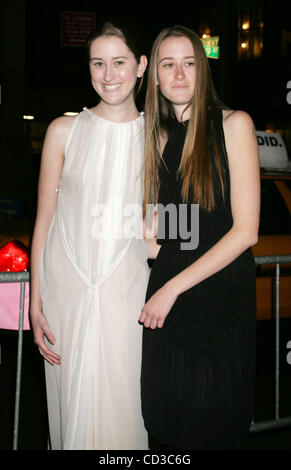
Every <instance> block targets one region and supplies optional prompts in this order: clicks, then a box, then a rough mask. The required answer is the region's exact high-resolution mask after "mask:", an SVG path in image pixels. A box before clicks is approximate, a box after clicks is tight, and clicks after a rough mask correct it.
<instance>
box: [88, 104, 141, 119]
mask: <svg viewBox="0 0 291 470" xmlns="http://www.w3.org/2000/svg"><path fill="white" fill-rule="evenodd" d="M92 111H93V112H94V113H95V114H97V115H98V116H100V117H103V118H104V119H108V120H110V121H114V122H128V121H133V120H134V119H137V118H138V116H139V112H138V110H137V107H136V105H135V103H134V101H132V102H131V103H121V104H118V105H111V104H108V103H105V102H104V101H100V103H98V104H97V106H95V107H94V108H92Z"/></svg>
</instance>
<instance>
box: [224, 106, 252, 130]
mask: <svg viewBox="0 0 291 470" xmlns="http://www.w3.org/2000/svg"><path fill="white" fill-rule="evenodd" d="M222 116H223V127H224V129H225V130H235V129H239V128H241V129H242V130H243V129H253V127H254V124H253V120H252V118H251V116H250V115H249V114H248V113H247V112H246V111H240V110H234V109H224V110H223V111H222Z"/></svg>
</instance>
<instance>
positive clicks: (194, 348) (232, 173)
mask: <svg viewBox="0 0 291 470" xmlns="http://www.w3.org/2000/svg"><path fill="white" fill-rule="evenodd" d="M145 111H146V112H145V115H146V157H145V208H148V207H149V206H148V205H151V207H152V205H156V204H157V203H158V204H157V207H158V208H159V209H161V208H165V207H166V206H167V208H168V210H158V211H157V213H156V214H155V217H154V220H153V222H154V223H153V226H155V225H157V226H158V231H157V237H156V238H153V239H152V240H149V243H148V244H149V247H150V252H151V255H150V256H151V257H153V258H156V260H155V262H154V265H153V268H152V272H151V276H150V281H149V285H148V290H147V297H146V303H145V306H144V308H143V310H142V312H141V315H140V321H141V322H142V323H143V324H144V334H143V359H142V374H141V385H142V412H143V417H144V422H145V426H146V429H147V430H148V432H149V435H150V437H151V438H152V440H153V441H154V442H155V444H154V445H153V446H152V447H153V448H176V449H235V448H240V447H241V446H242V445H243V442H244V439H245V438H246V436H247V434H248V430H249V427H250V423H251V420H252V416H253V398H254V382H255V377H254V371H255V322H256V293H255V288H256V284H255V267H254V261H253V256H252V252H251V248H250V247H251V246H252V245H254V244H255V243H256V242H257V237H258V225H259V210H260V208H259V206H260V177H259V158H258V149H257V140H256V135H255V130H254V126H253V122H252V120H251V118H250V116H249V115H248V114H247V113H245V112H243V111H232V110H230V109H223V106H222V105H221V103H220V101H219V100H218V98H217V97H216V94H215V91H214V88H213V84H212V79H211V75H210V71H209V67H208V62H207V58H206V56H205V53H204V48H203V45H202V43H201V41H200V38H199V37H198V36H197V35H196V34H195V33H194V32H193V31H191V30H189V29H187V28H184V27H182V26H176V27H172V28H168V29H165V30H163V31H162V32H161V33H160V34H159V36H158V37H157V39H156V41H155V43H154V45H153V49H152V55H151V61H150V69H149V77H148V91H147V98H146V109H145ZM182 204H187V205H186V206H185V205H183V206H182ZM193 204H199V221H198V220H197V217H195V214H196V213H195V211H193V208H194V207H195V206H194V205H193ZM185 207H186V208H187V216H188V217H187V224H186V227H185V220H184V219H185V212H184V208H185ZM175 208H176V209H177V211H176V212H175V210H174V209H175ZM181 208H183V214H184V216H183V217H181V214H182V209H181ZM165 214H166V216H165ZM193 214H194V216H193ZM191 216H192V217H191ZM161 217H162V218H163V220H161ZM177 219H178V223H177ZM157 220H158V223H156V222H157ZM198 223H199V243H197V242H198V240H196V238H197V237H196V238H195V230H197V227H198V225H197V224H198ZM183 224H184V226H183ZM147 226H148V224H147ZM176 227H178V229H177V230H176ZM181 227H182V228H181ZM151 229H152V228H151ZM189 229H190V230H191V235H190V236H189V237H188V239H186V240H185V233H186V232H187V230H188V232H189ZM149 232H150V230H149V229H148V233H149ZM162 232H163V233H162ZM148 236H149V235H148ZM154 237H155V234H154ZM182 242H183V243H182Z"/></svg>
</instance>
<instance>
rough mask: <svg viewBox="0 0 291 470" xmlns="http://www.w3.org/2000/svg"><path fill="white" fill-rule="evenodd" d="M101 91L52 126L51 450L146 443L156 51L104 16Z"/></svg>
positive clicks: (41, 328) (96, 64)
mask: <svg viewBox="0 0 291 470" xmlns="http://www.w3.org/2000/svg"><path fill="white" fill-rule="evenodd" d="M89 50H90V73H91V81H92V85H93V87H94V89H95V90H96V92H97V93H98V95H99V98H100V101H99V103H98V104H97V106H95V107H94V108H92V109H90V110H89V109H86V108H85V109H84V110H83V111H82V112H81V113H80V114H78V116H76V117H74V118H72V117H65V116H62V117H59V118H57V119H55V120H54V121H53V122H52V123H51V124H50V125H49V127H48V130H47V134H46V137H45V141H44V146H43V153H42V161H41V170H40V178H39V197H38V209H37V217H36V223H35V229H34V234H33V242H32V253H31V308H30V315H31V321H32V327H33V331H34V339H35V343H36V344H37V346H38V348H39V350H40V353H41V354H42V355H43V357H44V358H45V359H46V361H45V373H46V385H47V399H48V413H49V427H50V440H51V448H52V449H54V450H55V449H82V450H83V449H147V436H146V432H145V429H144V425H143V421H142V417H141V409H140V362H141V335H142V327H141V326H140V324H139V323H138V316H139V312H140V310H141V308H142V306H143V303H144V297H145V290H146V285H147V281H148V274H149V269H148V265H147V249H146V246H145V243H144V241H143V239H142V237H141V236H139V230H138V224H139V220H140V219H139V216H140V215H141V214H140V212H139V210H140V209H141V205H142V167H143V149H144V119H143V115H142V114H139V112H138V110H137V107H136V105H135V88H136V85H137V82H138V81H139V80H138V79H141V78H142V76H143V73H144V71H145V69H146V65H147V59H146V57H145V56H144V55H140V54H138V53H137V52H136V51H135V50H134V49H133V47H132V46H131V45H130V43H129V39H128V37H127V36H126V34H125V33H124V30H122V29H120V28H118V27H116V26H114V25H112V24H105V25H104V26H103V27H102V28H101V30H99V31H98V32H96V33H95V35H93V37H92V39H91V40H90V42H89Z"/></svg>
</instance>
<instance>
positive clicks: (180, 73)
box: [176, 65, 185, 80]
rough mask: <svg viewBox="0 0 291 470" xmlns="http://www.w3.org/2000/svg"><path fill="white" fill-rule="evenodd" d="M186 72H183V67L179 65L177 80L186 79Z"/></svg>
mask: <svg viewBox="0 0 291 470" xmlns="http://www.w3.org/2000/svg"><path fill="white" fill-rule="evenodd" d="M184 75H185V74H184V70H183V67H182V66H181V65H178V66H177V68H176V78H177V79H178V80H181V79H182V78H184Z"/></svg>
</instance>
